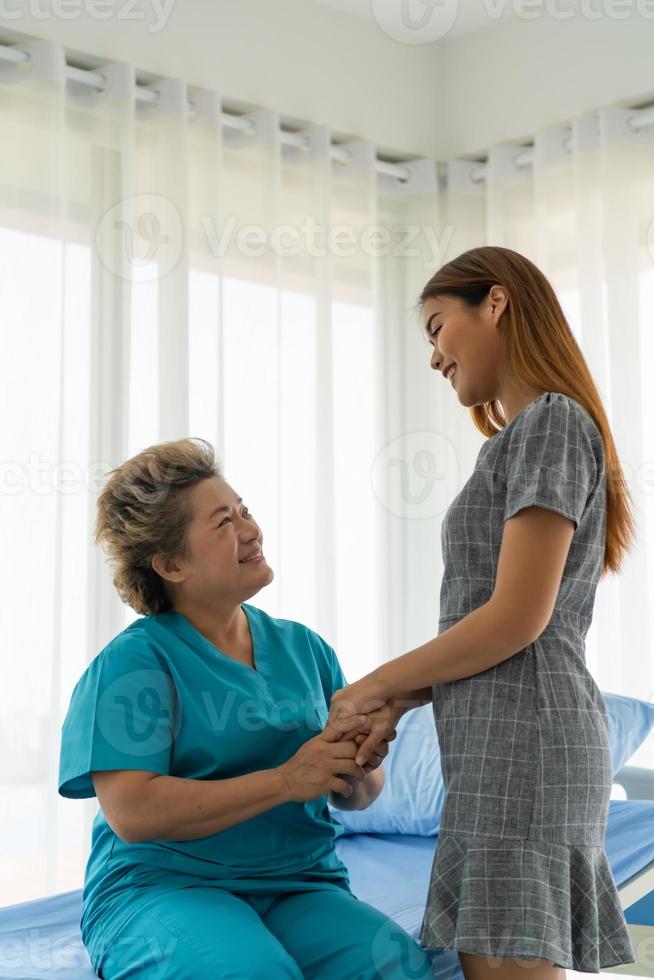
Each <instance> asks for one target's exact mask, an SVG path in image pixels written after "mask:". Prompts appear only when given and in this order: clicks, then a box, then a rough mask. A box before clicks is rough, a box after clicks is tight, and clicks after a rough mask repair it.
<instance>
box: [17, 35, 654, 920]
mask: <svg viewBox="0 0 654 980" xmlns="http://www.w3.org/2000/svg"><path fill="white" fill-rule="evenodd" d="M22 47H26V48H27V46H22ZM28 49H29V52H30V55H31V62H30V66H29V68H28V69H25V68H23V67H20V66H17V65H8V64H4V63H2V62H0V125H1V126H2V134H3V147H2V153H0V300H1V314H0V323H1V325H2V326H1V330H2V341H3V343H2V350H3V357H2V359H1V360H0V398H1V399H2V407H3V419H4V425H3V426H2V430H1V432H2V434H1V436H0V438H1V439H2V452H1V457H0V464H1V465H2V493H1V494H0V507H1V508H2V513H1V515H0V517H1V525H0V526H1V528H2V545H3V549H2V553H3V558H4V561H3V563H2V567H1V570H0V576H1V582H2V594H3V602H2V604H1V605H0V637H1V640H2V650H3V683H2V685H0V759H1V765H2V770H1V777H0V780H1V785H0V819H1V820H2V826H3V829H4V844H3V849H2V854H1V856H0V904H8V903H10V902H14V901H20V900H22V899H27V898H31V897H35V896H38V895H43V894H46V893H49V892H56V891H63V890H66V889H68V888H75V887H79V885H80V883H81V880H82V873H83V866H84V861H85V858H86V855H87V853H88V848H89V844H90V824H91V820H92V817H93V814H94V812H95V806H96V804H95V802H94V801H90V802H84V803H83V802H81V801H66V800H62V799H60V798H58V796H57V793H56V779H57V763H58V753H59V732H60V725H61V721H62V719H63V715H64V713H65V710H66V707H67V704H68V700H69V697H70V693H71V691H72V687H73V685H74V683H75V681H76V680H77V678H78V677H79V675H80V674H81V672H82V671H83V669H84V667H85V666H86V664H87V663H88V662H89V660H90V659H92V658H93V657H94V656H95V655H96V654H97V652H98V651H99V650H100V649H101V647H102V646H103V645H104V644H105V643H106V642H107V641H108V639H110V638H111V637H112V636H114V635H115V634H116V633H117V632H119V631H120V630H121V629H122V628H123V627H124V626H125V625H126V624H127V623H128V622H129V621H130V620H131V619H132V618H133V614H132V612H131V611H130V610H129V609H126V608H125V607H124V606H122V604H121V603H120V601H119V600H118V598H117V596H116V595H115V593H114V590H113V586H112V584H111V577H110V572H109V569H108V568H107V566H106V565H105V562H104V558H103V556H102V554H101V553H100V552H99V551H98V550H97V549H96V548H95V547H94V545H93V544H92V527H93V521H94V517H95V499H96V496H97V493H98V490H99V488H100V486H101V485H102V482H103V477H104V475H105V474H106V472H107V471H108V470H109V469H110V468H111V467H112V466H115V465H116V464H118V463H119V462H121V461H123V460H124V459H126V458H127V457H128V456H130V455H133V454H134V453H136V452H138V451H139V450H140V449H142V448H144V447H145V446H148V445H150V444H152V443H154V442H158V441H162V440H165V439H174V438H178V437H181V436H186V435H195V436H202V437H204V438H207V439H209V440H210V441H211V442H212V443H213V445H214V446H215V448H216V451H217V455H218V457H219V459H220V461H221V462H222V464H223V466H224V469H225V474H226V477H227V479H228V480H229V481H230V483H231V484H232V485H233V486H234V487H235V488H236V489H237V490H238V491H239V493H240V494H241V495H242V496H243V497H244V499H245V501H246V502H247V504H248V506H249V507H250V509H251V510H252V511H253V513H254V514H255V515H256V516H257V519H258V520H259V522H260V524H261V526H262V528H263V532H264V536H265V548H266V554H267V556H268V558H269V561H270V563H271V565H272V567H273V568H274V569H275V573H276V576H275V580H274V582H273V583H272V585H271V586H270V587H268V588H267V589H265V590H263V591H262V592H261V593H260V594H259V595H257V596H256V597H254V599H253V600H252V601H254V602H255V603H256V604H257V605H260V606H261V607H262V608H264V609H266V610H268V611H269V612H271V613H272V614H273V615H277V616H282V617H288V618H292V619H297V620H300V621H303V622H306V623H307V624H309V625H310V626H312V627H313V628H314V629H317V630H318V631H319V632H321V633H322V634H323V635H324V636H325V638H326V639H327V640H328V641H329V642H330V643H332V644H333V645H334V646H335V648H336V650H337V652H338V654H339V657H340V659H341V662H342V663H343V666H344V669H345V672H346V674H347V676H348V677H349V678H350V679H355V678H356V677H358V676H360V675H362V674H364V673H366V672H367V671H368V670H370V669H371V668H372V667H374V666H375V665H376V664H377V663H379V662H381V661H383V660H386V659H388V658H390V657H393V656H397V655H399V654H400V653H403V652H405V651H406V650H408V649H410V648H411V647H412V646H415V645H417V644H418V643H421V642H424V641H425V640H426V639H428V638H429V637H430V636H432V635H434V633H435V630H436V626H437V622H438V595H439V589H440V579H441V572H442V564H441V555H440V546H439V541H440V538H439V534H440V522H441V519H442V515H443V513H444V511H445V509H446V508H447V506H448V505H449V502H450V500H451V499H452V497H453V496H454V494H455V493H456V492H457V491H458V490H459V489H460V487H461V486H462V484H463V483H464V482H465V480H466V479H467V477H468V475H469V473H470V470H471V468H472V466H473V464H474V459H475V456H476V452H477V450H478V447H479V445H480V443H481V441H482V438H483V437H481V435H480V434H479V433H478V432H477V431H476V430H475V429H474V427H473V426H472V423H471V421H470V419H469V417H468V415H467V413H466V412H465V410H462V409H461V406H459V404H458V402H457V401H456V398H455V396H454V395H453V392H452V390H451V388H450V387H449V386H446V385H445V384H443V383H442V379H441V378H440V376H437V375H434V373H433V372H432V371H431V370H430V368H429V350H428V348H427V346H426V345H425V343H424V341H423V340H422V339H421V337H420V335H419V331H418V329H417V325H416V321H415V319H414V317H413V304H414V302H415V299H416V297H417V295H418V293H419V291H420V289H421V288H422V286H423V285H424V282H425V281H426V280H427V278H428V277H429V276H430V275H431V273H432V272H433V271H434V270H435V269H436V268H437V267H438V266H439V265H440V264H441V263H442V262H443V261H446V260H447V259H449V258H452V257H453V256H454V255H456V254H458V253H459V252H461V251H463V250H464V249H465V248H469V247H472V246H474V245H478V244H483V243H485V242H488V243H489V244H506V245H509V246H511V247H514V248H518V249H519V250H521V251H524V252H525V253H526V254H528V255H530V257H532V258H534V259H535V260H536V261H537V262H539V263H540V264H541V266H542V268H543V269H544V271H545V272H546V273H547V274H549V275H550V276H551V278H552V281H553V282H554V285H555V286H556V288H557V289H559V290H560V293H561V296H562V299H563V301H564V304H565V307H566V310H567V312H568V314H569V316H570V319H571V322H572V324H573V327H574V329H575V330H576V331H577V333H578V336H579V337H580V341H581V343H582V346H583V348H584V350H585V351H586V353H587V356H588V359H589V362H590V364H591V368H592V370H593V372H594V374H595V377H596V378H597V380H598V383H599V385H600V388H601V390H602V394H603V396H604V398H605V403H606V405H607V408H608V409H609V412H610V416H611V419H612V422H613V426H614V431H615V434H616V438H617V441H618V447H619V449H621V450H622V456H623V461H624V463H625V467H626V469H627V472H628V476H630V485H631V486H632V489H633V490H634V493H635V496H636V497H637V499H638V501H639V504H640V506H641V510H642V517H641V521H640V539H639V550H638V552H637V553H636V554H634V555H633V556H632V557H631V558H630V559H629V562H628V564H627V565H626V567H625V571H624V572H623V574H622V576H621V577H620V579H619V580H616V581H612V582H607V583H606V584H605V585H603V586H602V589H601V591H600V593H599V594H598V596H599V598H598V605H597V611H596V620H595V623H594V624H593V632H592V636H591V637H590V642H589V662H590V664H591V667H592V669H593V671H594V673H595V676H596V678H597V679H598V682H599V683H600V686H602V687H603V688H605V689H610V690H614V691H617V692H621V691H622V692H624V693H632V694H638V695H641V696H643V695H647V694H649V696H651V691H652V683H651V682H652V678H651V673H648V671H649V670H650V667H649V659H650V658H649V655H648V651H649V650H650V649H651V638H652V620H651V612H650V610H649V608H648V604H647V602H646V601H645V597H646V596H648V595H649V592H650V591H651V588H649V586H648V581H649V583H651V581H652V569H651V562H652V554H653V551H654V546H653V544H652V534H653V530H652V523H651V517H652V510H651V502H650V499H649V497H648V496H647V494H648V488H647V478H648V471H647V461H648V460H651V459H652V445H653V443H652V439H653V436H652V428H651V419H652V405H651V402H650V401H648V399H651V397H652V396H651V393H650V391H649V390H648V388H647V385H646V384H645V381H646V379H647V378H648V377H649V376H650V375H651V370H652V366H653V357H652V340H651V333H649V334H648V333H647V331H646V329H645V327H646V324H647V323H648V321H649V319H650V316H651V312H652V307H653V304H654V287H653V285H652V274H651V264H652V256H651V255H650V254H649V251H648V245H647V234H646V231H647V229H646V224H647V221H646V215H647V206H649V205H651V202H652V179H653V178H652V174H653V173H654V171H653V169H652V166H651V164H652V158H651V154H652V152H653V148H652V142H651V140H650V139H649V137H647V136H646V135H645V134H641V135H640V136H638V137H634V136H632V135H630V134H629V133H627V132H626V130H625V125H624V120H623V119H622V117H621V116H620V114H618V115H616V114H615V113H608V114H602V116H601V125H600V128H599V130H597V131H596V130H595V129H594V126H593V123H592V121H590V120H579V121H578V122H575V126H574V129H573V142H574V152H573V154H572V155H565V154H563V153H561V152H557V150H556V138H555V134H551V133H548V134H538V136H537V140H536V159H535V162H534V166H533V168H531V169H524V170H518V171H516V170H515V169H514V168H512V166H511V158H512V156H513V154H514V153H515V152H516V151H517V148H516V147H508V148H507V147H497V148H492V150H491V153H490V162H489V174H488V180H487V184H486V185H484V184H475V183H473V182H471V180H470V179H469V171H470V169H471V167H474V166H476V165H473V164H469V163H467V162H465V161H450V162H449V164H448V166H447V181H446V183H445V184H443V183H439V181H438V180H437V167H436V164H435V162H434V161H429V160H419V161H415V162H412V163H411V164H409V169H410V171H411V174H412V176H411V179H410V180H409V181H408V182H407V183H406V184H399V183H398V182H397V181H396V180H395V179H393V178H390V177H387V176H385V175H381V174H379V173H378V172H377V171H376V169H375V149H374V147H373V146H372V145H371V144H369V143H367V142H365V141H353V142H352V143H349V144H347V146H346V148H347V149H348V150H349V152H350V154H351V159H350V162H349V164H348V165H347V166H342V165H341V164H339V163H336V162H334V161H333V160H332V159H331V158H330V154H329V147H330V133H329V130H328V129H327V128H326V127H325V126H318V125H316V126H312V127H310V128H309V129H307V130H305V131H304V135H305V136H306V137H307V138H308V145H307V147H306V149H305V150H302V151H301V150H299V149H297V148H294V147H290V146H288V145H286V144H282V142H281V141H280V135H279V119H278V116H277V113H276V112H274V111H272V110H269V109H265V110H263V109H262V110H259V111H257V112H254V113H253V114H251V116H250V117H249V118H252V119H253V120H254V122H255V124H256V132H255V134H254V135H247V134H245V133H242V132H238V131H235V130H232V129H226V128H223V127H221V98H220V94H219V93H216V92H212V91H206V90H202V91H200V90H197V89H193V90H191V89H188V88H187V86H186V85H185V84H184V83H183V82H182V81H180V80H177V79H169V80H164V81H161V82H159V83H157V85H156V89H157V91H158V93H159V99H158V101H157V103H156V104H154V103H144V102H142V101H137V100H136V98H135V87H134V69H133V68H132V67H131V66H129V65H125V64H108V65H105V66H102V68H101V69H100V70H101V72H102V73H103V74H104V75H105V76H106V77H107V79H108V82H109V84H108V87H107V88H106V89H105V90H104V91H103V92H102V93H96V92H94V91H93V90H90V89H89V88H88V87H86V86H82V85H79V84H76V83H72V82H70V81H68V82H66V80H65V59H64V51H63V49H61V48H60V47H58V46H56V45H52V44H50V43H45V42H34V43H32V44H30V45H29V47H28ZM189 99H190V100H192V104H193V111H192V113H190V114H189V113H188V111H187V102H188V100H189ZM621 119H622V129H621V123H620V120H621ZM650 213H652V209H651V207H650ZM651 240H652V236H650V239H649V241H650V243H651ZM653 247H654V246H653ZM648 314H649V315H650V316H648ZM439 382H441V383H440V384H439ZM649 480H650V484H651V477H649ZM650 493H651V491H650ZM648 575H649V580H648Z"/></svg>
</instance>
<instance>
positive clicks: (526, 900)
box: [420, 831, 636, 973]
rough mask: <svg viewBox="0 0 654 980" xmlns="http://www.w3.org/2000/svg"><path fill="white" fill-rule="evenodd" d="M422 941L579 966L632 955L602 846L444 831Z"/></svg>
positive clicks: (585, 968) (589, 968)
mask: <svg viewBox="0 0 654 980" xmlns="http://www.w3.org/2000/svg"><path fill="white" fill-rule="evenodd" d="M420 944H421V946H422V948H423V949H430V950H445V949H455V950H457V951H459V952H462V953H471V954H473V955H478V956H488V957H497V958H503V959H504V958H508V959H545V960H549V961H551V962H552V963H554V964H555V965H556V966H558V967H562V968H564V969H569V970H576V971H578V972H581V973H599V972H600V970H602V969H605V968H607V967H611V966H620V965H623V964H629V963H635V962H636V957H635V954H634V950H633V946H632V944H631V939H630V937H629V932H628V929H627V925H626V922H625V919H624V915H623V912H622V907H621V904H620V899H619V896H618V892H617V888H616V885H615V881H614V879H613V874H612V872H611V866H610V864H609V862H608V858H607V856H606V852H605V850H604V848H603V847H602V846H598V845H576V844H568V843H558V842H552V841H541V840H533V839H531V838H501V837H486V836H483V835H471V834H457V833H454V832H448V831H444V832H442V834H441V836H440V837H439V842H438V846H437V849H436V854H435V856H434V864H433V867H432V873H431V880H430V884H429V892H428V896H427V905H426V908H425V914H424V918H423V922H422V928H421V932H420Z"/></svg>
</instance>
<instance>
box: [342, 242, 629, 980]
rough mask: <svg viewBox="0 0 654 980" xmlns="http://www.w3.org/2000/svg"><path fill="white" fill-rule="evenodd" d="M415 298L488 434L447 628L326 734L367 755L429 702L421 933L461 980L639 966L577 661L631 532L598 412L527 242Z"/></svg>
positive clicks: (597, 725)
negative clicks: (432, 838)
mask: <svg viewBox="0 0 654 980" xmlns="http://www.w3.org/2000/svg"><path fill="white" fill-rule="evenodd" d="M419 307H420V309H421V312H422V322H423V326H424V330H425V332H426V335H427V337H428V340H429V342H430V344H431V345H432V346H433V352H432V355H431V366H432V368H433V369H434V370H436V371H439V372H440V373H441V374H442V375H443V376H444V378H445V381H446V382H447V383H449V384H451V385H452V387H453V389H454V391H455V392H456V395H457V398H458V399H459V402H460V403H461V404H462V405H465V406H466V407H469V408H470V409H471V415H472V419H473V422H474V424H475V425H476V427H477V428H478V429H479V430H480V431H481V432H482V433H483V434H484V435H485V436H488V437H489V438H488V439H487V440H486V442H485V443H484V444H483V445H482V447H481V449H480V451H479V454H478V456H477V460H476V463H475V466H474V469H473V472H472V474H471V476H470V478H469V479H468V480H467V482H466V483H465V484H464V486H463V488H462V489H461V490H460V492H459V493H458V494H457V496H456V497H455V498H454V500H453V501H452V503H451V505H450V507H449V509H448V511H447V512H446V514H445V518H444V521H443V526H442V537H441V541H442V549H443V561H444V572H443V579H442V584H441V593H440V616H439V624H438V636H437V637H436V638H435V639H432V640H430V641H429V642H427V643H425V644H424V645H423V646H421V647H419V648H417V649H416V650H412V651H410V652H409V653H407V654H405V655H404V656H402V657H399V658H397V659H396V660H393V661H391V662H389V663H386V664H384V665H383V666H381V667H380V668H378V669H377V670H375V671H373V672H372V673H371V674H369V675H368V676H366V677H364V678H363V679H361V680H360V681H357V682H356V683H353V684H350V685H349V686H348V688H347V689H346V690H342V691H339V692H337V693H336V694H335V695H334V697H333V698H332V702H331V710H330V715H329V719H328V725H327V726H326V730H325V736H326V737H330V733H332V732H335V731H336V726H337V725H341V726H342V725H344V724H346V723H347V719H348V717H349V716H350V715H351V714H353V713H354V714H356V713H361V712H363V713H367V714H368V717H369V722H370V723H371V725H372V728H373V730H372V732H371V734H370V735H369V737H368V739H367V741H366V742H365V744H364V745H363V746H362V748H361V750H360V752H359V754H358V755H357V761H358V762H359V763H360V764H364V763H365V761H366V759H367V757H368V752H369V751H370V750H371V749H372V748H373V747H374V745H375V744H376V739H378V738H381V737H383V734H384V732H385V731H387V730H391V729H392V726H393V725H394V724H396V723H397V718H398V717H399V715H400V714H401V713H402V710H403V708H402V701H403V699H404V698H407V699H409V700H411V701H415V700H416V699H419V700H421V701H422V702H423V703H426V702H428V701H432V700H433V706H434V717H435V722H436V729H437V736H438V741H439V745H440V750H441V757H442V768H443V780H444V784H445V800H444V806H443V813H442V820H441V828H440V834H439V839H438V847H437V851H436V854H435V857H434V864H433V868H432V876H431V882H430V888H429V894H428V898H427V906H426V909H425V915H424V920H423V924H422V932H421V936H420V940H421V943H422V945H423V946H424V947H426V948H430V949H442V948H448V949H452V948H454V949H457V950H458V951H459V955H460V959H461V963H462V966H463V971H464V973H465V976H466V978H467V980H483V978H490V977H498V976H501V977H502V980H511V978H518V977H520V978H524V976H525V967H526V966H528V967H529V976H530V977H531V980H554V978H560V977H562V976H564V969H565V968H566V967H568V968H570V969H574V970H578V971H581V972H584V971H585V972H590V973H597V972H598V971H599V970H600V969H601V968H602V967H608V966H614V965H616V964H621V963H632V962H634V960H635V956H634V951H633V948H632V945H631V942H630V939H629V934H628V932H627V928H626V924H625V920H624V916H623V913H622V909H621V905H620V901H619V898H618V894H617V889H616V887H615V882H614V879H613V876H612V873H611V869H610V866H609V863H608V860H607V857H606V853H605V851H604V835H605V830H606V821H607V816H608V807H609V797H610V792H611V782H612V776H611V756H610V749H609V742H608V733H607V717H606V710H605V707H604V702H603V699H602V696H601V693H600V691H599V689H598V687H597V685H596V684H595V681H594V680H593V678H592V677H591V675H590V674H589V672H588V670H587V668H586V665H585V636H586V633H587V631H588V628H589V626H590V623H591V620H592V614H593V602H594V597H595V591H596V587H597V582H598V579H599V577H600V575H601V574H604V573H606V572H609V571H611V572H616V571H617V570H618V567H619V565H620V562H621V559H622V557H623V555H624V553H625V551H626V550H627V547H628V545H629V543H630V538H631V536H632V534H633V529H634V522H633V518H632V516H631V514H630V512H629V507H628V504H629V501H628V492H627V489H626V487H625V485H624V481H623V477H622V471H621V468H620V464H619V462H618V458H617V453H616V448H615V445H614V442H613V439H612V437H611V432H610V429H609V425H608V423H607V419H606V415H605V413H604V410H603V408H602V404H601V400H600V397H599V395H598V392H597V389H596V387H595V385H594V383H593V380H592V377H591V375H590V373H589V370H588V367H587V365H586V362H585V360H584V358H583V355H582V353H581V351H580V349H579V347H578V345H577V343H576V342H575V339H574V337H573V334H572V332H571V330H570V328H569V326H568V323H567V322H566V319H565V317H564V315H563V312H562V310H561V307H560V305H559V303H558V301H557V298H556V295H555V293H554V291H553V289H552V287H551V285H550V284H549V282H548V281H547V279H546V278H545V276H544V275H543V274H542V273H541V272H540V271H539V270H538V269H537V268H536V267H535V266H534V265H533V263H532V262H530V261H529V260H528V259H526V258H525V257H523V256H522V255H520V254H518V253H517V252H514V251H512V250H511V249H507V248H499V247H491V246H488V247H482V248H475V249H472V250H471V251H468V252H465V253H464V254H462V255H460V256H459V257H458V258H456V259H454V260H453V261H452V262H449V263H447V264H446V265H445V266H443V267H442V268H441V269H440V270H439V271H438V272H437V273H436V274H435V275H434V276H433V277H432V278H431V279H430V280H429V282H428V283H427V284H426V286H425V287H424V289H423V291H422V294H421V297H420V300H419ZM387 725H389V726H390V727H389V728H388V729H386V727H385V726H387ZM333 726H335V727H333ZM334 737H337V735H336V734H334ZM527 960H529V963H526V962H524V961H527Z"/></svg>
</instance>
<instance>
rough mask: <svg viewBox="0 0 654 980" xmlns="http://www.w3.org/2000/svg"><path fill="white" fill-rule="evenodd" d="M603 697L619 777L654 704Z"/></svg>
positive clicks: (646, 729)
mask: <svg viewBox="0 0 654 980" xmlns="http://www.w3.org/2000/svg"><path fill="white" fill-rule="evenodd" d="M602 697H603V698H604V704H605V705H606V713H607V715H608V716H609V741H610V742H611V758H612V760H613V775H614V776H616V775H617V774H618V773H619V772H620V770H621V769H622V767H623V766H624V764H625V763H626V762H627V761H628V760H629V759H630V758H631V756H632V755H633V754H634V752H635V751H636V749H638V748H640V746H641V745H642V744H643V742H644V741H645V739H646V738H647V736H648V735H649V733H650V732H651V730H652V728H654V704H650V702H649V701H639V700H638V698H627V697H624V696H623V695H621V694H607V693H606V692H605V691H602ZM392 744H393V743H392V742H391V745H392ZM389 754H390V753H389Z"/></svg>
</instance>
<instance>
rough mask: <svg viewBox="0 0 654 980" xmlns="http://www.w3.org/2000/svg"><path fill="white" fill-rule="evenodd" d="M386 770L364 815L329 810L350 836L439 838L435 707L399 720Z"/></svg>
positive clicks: (440, 797)
mask: <svg viewBox="0 0 654 980" xmlns="http://www.w3.org/2000/svg"><path fill="white" fill-rule="evenodd" d="M384 771H385V779H384V788H383V790H382V791H381V793H380V794H379V796H378V797H377V799H376V800H375V801H374V803H371V804H370V806H369V807H367V808H366V809H365V810H336V809H334V808H333V807H331V806H330V812H331V814H332V816H333V817H334V818H335V819H336V820H338V821H339V823H341V824H342V825H343V828H344V831H345V833H349V834H356V833H375V834H419V835H420V836H421V837H430V836H431V835H432V834H437V833H438V827H439V825H440V820H441V809H442V807H443V796H444V787H443V777H442V775H441V753H440V749H439V747H438V739H437V737H436V726H435V724H434V709H433V706H432V705H431V703H430V704H423V705H422V707H420V708H414V709H413V711H409V712H408V713H407V714H406V715H403V717H402V718H400V720H399V722H398V726H397V737H396V738H395V739H393V741H392V742H391V744H390V748H389V753H388V755H387V756H386V758H385V759H384Z"/></svg>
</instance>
